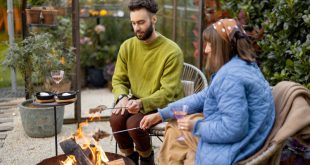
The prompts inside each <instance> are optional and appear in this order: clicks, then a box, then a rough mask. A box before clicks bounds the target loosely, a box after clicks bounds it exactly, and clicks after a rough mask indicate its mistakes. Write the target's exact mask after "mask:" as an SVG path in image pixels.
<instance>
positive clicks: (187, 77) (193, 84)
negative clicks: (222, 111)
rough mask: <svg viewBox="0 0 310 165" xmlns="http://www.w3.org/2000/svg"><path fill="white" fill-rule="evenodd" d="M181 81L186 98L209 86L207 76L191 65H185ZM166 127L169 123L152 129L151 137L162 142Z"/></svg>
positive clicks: (160, 124) (163, 123)
mask: <svg viewBox="0 0 310 165" xmlns="http://www.w3.org/2000/svg"><path fill="white" fill-rule="evenodd" d="M181 79H182V84H183V89H184V94H185V96H189V95H191V94H193V93H198V92H199V91H201V90H202V89H204V88H205V87H207V86H208V82H207V79H206V77H205V75H204V74H203V73H202V72H201V71H200V70H199V69H198V68H197V67H195V66H193V65H191V64H187V63H184V67H183V74H182V78H181ZM166 125H167V122H162V123H159V124H157V125H155V126H154V127H152V128H151V129H150V135H151V136H156V137H157V138H158V139H159V140H160V141H162V139H161V138H160V137H162V136H164V134H165V127H166Z"/></svg>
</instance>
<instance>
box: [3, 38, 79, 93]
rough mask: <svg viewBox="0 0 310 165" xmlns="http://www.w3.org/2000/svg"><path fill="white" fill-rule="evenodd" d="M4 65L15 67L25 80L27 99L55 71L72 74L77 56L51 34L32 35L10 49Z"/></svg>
mask: <svg viewBox="0 0 310 165" xmlns="http://www.w3.org/2000/svg"><path fill="white" fill-rule="evenodd" d="M8 52H9V53H8V54H7V55H6V58H5V60H4V62H3V65H5V66H8V67H11V66H13V67H15V68H17V70H18V71H19V72H21V74H22V76H23V77H24V79H25V85H26V97H28V98H29V96H31V95H32V94H33V93H34V91H35V90H34V86H35V85H37V84H42V83H43V82H44V81H45V79H46V77H48V76H49V73H50V71H51V70H53V69H63V70H65V72H66V73H70V71H71V69H72V68H73V63H74V59H75V56H74V54H73V52H72V48H69V49H67V48H65V47H63V44H62V42H59V41H54V40H53V37H52V35H51V34H49V33H37V34H35V33H32V34H31V35H30V36H28V37H27V38H25V39H24V40H22V41H21V42H19V43H17V44H15V45H14V46H13V47H10V48H9V51H8Z"/></svg>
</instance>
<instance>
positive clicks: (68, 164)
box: [60, 155, 76, 165]
mask: <svg viewBox="0 0 310 165" xmlns="http://www.w3.org/2000/svg"><path fill="white" fill-rule="evenodd" d="M60 164H61V165H74V164H76V159H75V156H74V155H69V156H67V159H66V160H65V161H60Z"/></svg>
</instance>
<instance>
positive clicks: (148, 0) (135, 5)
mask: <svg viewBox="0 0 310 165" xmlns="http://www.w3.org/2000/svg"><path fill="white" fill-rule="evenodd" d="M142 8H145V9H146V10H147V11H149V12H151V13H153V14H156V13H157V11H158V6H157V3H156V2H155V0H130V2H129V4H128V9H129V10H130V11H135V10H140V9H142Z"/></svg>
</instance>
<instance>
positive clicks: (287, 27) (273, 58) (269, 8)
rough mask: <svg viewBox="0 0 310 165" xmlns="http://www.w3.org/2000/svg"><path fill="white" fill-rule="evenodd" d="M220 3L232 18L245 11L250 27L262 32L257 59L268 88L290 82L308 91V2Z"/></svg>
mask: <svg viewBox="0 0 310 165" xmlns="http://www.w3.org/2000/svg"><path fill="white" fill-rule="evenodd" d="M222 1H223V4H225V5H226V8H227V9H229V10H230V11H231V13H233V14H232V15H234V16H236V15H237V14H238V13H239V11H240V10H244V11H245V12H246V13H247V15H248V17H249V19H248V21H249V25H251V26H252V27H262V28H263V29H264V31H265V34H264V38H263V39H262V40H260V41H259V42H258V45H259V46H260V48H261V51H260V52H259V54H258V59H259V61H260V62H261V65H260V67H261V69H262V71H263V73H264V75H265V77H266V79H267V80H268V81H269V82H270V84H271V85H275V84H276V83H278V82H280V81H283V80H291V81H295V82H298V83H300V84H303V85H304V86H306V87H307V88H310V69H309V68H310V8H309V5H310V1H303V0H263V1H253V0H251V1H249V0H237V1H233V0H222Z"/></svg>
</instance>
